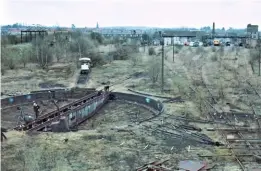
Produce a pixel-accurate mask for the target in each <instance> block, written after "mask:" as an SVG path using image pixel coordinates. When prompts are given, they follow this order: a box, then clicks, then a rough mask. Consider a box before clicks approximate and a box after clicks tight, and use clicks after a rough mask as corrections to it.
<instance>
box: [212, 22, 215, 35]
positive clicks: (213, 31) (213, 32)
mask: <svg viewBox="0 0 261 171" xmlns="http://www.w3.org/2000/svg"><path fill="white" fill-rule="evenodd" d="M212 36H213V38H214V37H215V22H213V28H212Z"/></svg>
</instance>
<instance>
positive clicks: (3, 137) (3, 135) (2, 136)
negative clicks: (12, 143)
mask: <svg viewBox="0 0 261 171" xmlns="http://www.w3.org/2000/svg"><path fill="white" fill-rule="evenodd" d="M3 132H7V129H5V128H2V127H1V142H2V141H3V140H4V139H7V138H6V136H5V134H4V133H3Z"/></svg>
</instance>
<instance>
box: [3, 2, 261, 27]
mask: <svg viewBox="0 0 261 171" xmlns="http://www.w3.org/2000/svg"><path fill="white" fill-rule="evenodd" d="M1 1H2V3H3V4H1V6H2V7H3V8H4V9H2V10H1V11H2V17H1V24H12V23H16V22H18V23H27V24H42V25H48V26H53V25H59V26H69V27H70V26H71V24H75V26H76V27H84V26H86V27H95V26H96V23H97V22H98V23H99V25H100V26H101V27H103V26H156V27H182V26H187V27H201V26H211V25H212V23H213V22H214V21H215V23H216V27H218V28H221V27H225V28H228V27H234V28H245V27H246V25H247V24H249V23H251V24H258V25H260V27H261V0H81V1H80V0H78V1H77V0H74V1H70V0H56V1H51V0H45V1H40V0H1ZM259 30H260V29H259Z"/></svg>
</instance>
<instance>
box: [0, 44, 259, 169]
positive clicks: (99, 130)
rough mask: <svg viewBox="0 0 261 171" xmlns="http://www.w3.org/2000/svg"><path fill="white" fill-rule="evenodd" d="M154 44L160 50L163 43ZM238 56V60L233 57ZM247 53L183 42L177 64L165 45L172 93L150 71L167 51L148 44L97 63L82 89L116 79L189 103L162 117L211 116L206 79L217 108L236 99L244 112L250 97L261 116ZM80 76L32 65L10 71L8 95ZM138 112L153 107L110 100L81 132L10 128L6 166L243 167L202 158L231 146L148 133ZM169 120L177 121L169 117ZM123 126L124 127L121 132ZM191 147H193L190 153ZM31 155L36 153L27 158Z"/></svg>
mask: <svg viewBox="0 0 261 171" xmlns="http://www.w3.org/2000/svg"><path fill="white" fill-rule="evenodd" d="M155 49H156V51H157V52H159V49H160V48H155ZM100 50H101V51H104V52H105V54H104V55H106V52H108V51H110V49H109V47H108V46H105V47H101V48H100ZM234 58H237V60H231V59H234ZM248 58H249V52H248V50H247V49H240V52H239V53H238V54H236V51H235V50H233V49H232V47H226V48H225V49H224V52H222V51H221V50H220V49H216V50H213V48H191V47H183V48H181V49H178V50H177V52H176V54H175V62H173V61H172V47H166V56H165V69H164V71H165V78H164V79H165V89H168V90H169V91H168V92H165V93H161V91H160V90H161V87H160V86H161V82H160V80H161V76H160V74H159V76H158V80H157V81H156V82H155V83H153V82H152V79H151V76H152V75H151V74H152V72H151V71H152V70H151V69H152V68H155V69H157V68H156V67H155V65H152V64H153V61H156V62H157V64H158V65H159V66H160V61H161V56H160V55H159V56H150V55H148V48H147V49H146V51H145V52H144V51H143V48H142V49H140V52H139V53H135V54H133V55H132V56H131V58H130V59H129V60H114V61H112V62H111V63H107V64H105V65H102V66H98V67H95V68H93V69H92V73H91V78H90V80H89V82H88V83H87V84H86V85H81V86H82V87H96V88H102V87H103V86H104V84H109V85H113V86H112V89H114V90H115V91H122V92H127V88H132V89H135V90H138V91H144V92H147V93H151V94H158V95H165V96H172V97H176V96H182V98H183V99H185V103H166V104H165V109H166V110H165V112H164V113H163V114H162V117H166V118H167V119H168V118H169V115H174V116H177V115H182V116H184V115H186V116H187V115H188V116H191V117H199V118H202V119H205V118H206V114H205V113H204V110H206V109H200V104H201V99H202V98H207V93H206V91H205V90H206V88H204V86H203V83H204V84H205V85H207V87H208V88H209V89H210V90H211V92H212V93H213V95H214V96H215V97H217V98H216V101H217V103H216V104H215V107H216V108H217V109H218V110H226V111H230V110H231V109H234V108H232V107H231V105H227V103H230V104H233V105H234V106H237V107H238V108H239V109H237V110H239V111H247V112H250V108H249V101H250V100H251V101H253V102H254V103H255V104H256V107H255V110H256V111H257V113H260V110H261V109H260V107H259V106H261V101H260V98H258V96H257V95H256V94H255V93H253V92H250V93H249V94H248V95H247V97H246V95H245V92H244V87H246V88H247V89H250V87H247V84H246V83H245V80H246V79H248V81H249V82H250V83H251V84H252V86H253V87H254V88H255V89H256V91H257V92H259V93H260V92H261V91H260V90H261V87H260V84H259V83H260V82H261V78H260V77H258V76H257V74H256V73H253V72H252V70H251V67H250V65H249V63H248ZM137 61H138V62H137ZM255 67H256V66H255ZM159 73H160V71H159ZM77 74H78V71H77V70H76V67H75V64H74V63H67V64H60V63H56V64H53V65H52V66H51V67H50V69H49V71H48V72H46V71H43V70H42V69H39V68H37V66H36V65H33V64H31V65H28V66H27V68H26V69H23V68H21V69H18V70H8V71H6V73H5V75H4V76H2V80H1V81H2V92H5V93H9V94H10V93H15V92H17V91H19V92H23V93H25V92H29V91H31V90H36V89H39V88H40V87H39V83H49V84H58V83H59V84H62V85H64V86H65V87H73V86H75V81H76V79H77V78H76V77H77ZM154 75H155V74H154ZM202 82H203V83H202ZM189 87H194V88H196V89H197V90H198V91H200V92H201V95H193V94H192V92H191V90H190V88H189ZM220 93H221V94H223V95H221V94H220ZM137 110H140V111H139V112H140V113H142V114H143V115H144V117H145V116H149V115H150V113H148V111H146V110H143V109H139V108H138V107H135V106H133V105H128V104H116V103H114V102H113V103H110V104H108V105H106V106H105V107H104V108H103V109H102V110H101V111H100V112H99V113H98V115H97V116H96V117H95V118H93V119H92V120H91V121H90V122H88V123H86V124H85V125H82V126H81V130H80V131H78V132H70V133H59V134H54V133H44V134H40V135H34V136H32V137H29V136H26V135H23V134H22V133H16V132H9V133H7V136H8V138H9V139H8V140H7V141H6V142H4V143H3V145H2V146H3V149H2V169H3V170H28V171H30V170H44V169H43V168H46V170H63V171H65V170H68V171H69V170H134V168H136V167H138V166H141V165H143V164H145V163H148V162H151V161H153V160H159V159H167V158H170V159H171V162H170V163H169V164H168V165H172V166H175V165H177V164H178V162H179V161H180V160H183V159H192V160H193V159H194V160H207V161H208V162H209V163H215V164H216V167H215V169H214V170H227V171H233V170H234V171H236V170H238V165H237V164H236V163H235V162H234V161H233V160H234V159H233V158H232V157H231V158H226V163H225V164H224V162H223V160H225V159H224V158H213V159H207V158H204V159H202V158H199V157H198V156H197V154H198V153H200V154H220V153H222V154H224V153H227V151H220V150H218V149H215V148H214V147H207V146H203V145H200V144H195V143H193V142H190V141H189V140H185V141H184V140H180V139H176V138H173V137H171V136H165V137H159V136H158V135H156V134H154V133H153V132H152V131H147V130H145V129H144V128H143V127H142V126H141V125H136V124H135V123H133V120H132V115H133V113H135V112H137ZM167 114H168V115H167ZM168 121H169V122H173V123H176V122H177V121H175V120H173V119H170V118H169V119H168ZM155 123H158V124H160V123H161V118H158V120H155ZM128 125H129V126H128ZM145 125H148V126H153V125H154V123H150V122H148V123H145ZM195 126H198V127H200V128H202V129H203V131H202V132H203V133H206V134H207V135H208V136H209V137H211V138H213V139H214V140H215V141H221V142H222V141H223V140H222V137H221V136H220V135H219V134H217V133H213V132H207V131H205V128H206V127H209V126H210V127H211V125H203V124H196V125H195ZM119 128H121V129H122V130H124V131H116V130H117V129H119ZM65 138H68V142H67V143H66V142H64V139H65ZM147 145H148V146H147ZM189 145H190V146H191V148H192V149H194V150H191V151H188V150H187V147H188V146H189ZM146 146H147V147H146ZM145 147H146V148H145ZM173 148H174V150H172V149H173ZM28 156H33V157H30V158H28ZM47 156H48V157H47ZM19 161H20V162H19ZM13 163H16V164H13Z"/></svg>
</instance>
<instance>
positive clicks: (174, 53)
mask: <svg viewBox="0 0 261 171" xmlns="http://www.w3.org/2000/svg"><path fill="white" fill-rule="evenodd" d="M172 40H173V41H172V43H173V62H174V55H175V49H174V47H175V46H174V37H172Z"/></svg>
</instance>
